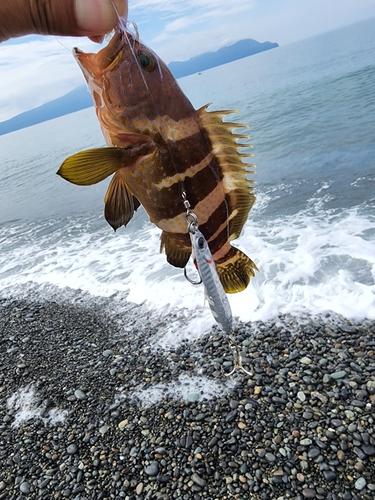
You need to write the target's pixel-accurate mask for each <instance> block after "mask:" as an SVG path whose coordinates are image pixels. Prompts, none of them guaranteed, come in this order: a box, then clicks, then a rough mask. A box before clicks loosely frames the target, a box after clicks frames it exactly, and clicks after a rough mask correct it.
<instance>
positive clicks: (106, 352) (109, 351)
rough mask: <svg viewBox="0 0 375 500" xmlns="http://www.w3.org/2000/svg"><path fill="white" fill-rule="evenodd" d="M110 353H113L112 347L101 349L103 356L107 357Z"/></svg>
mask: <svg viewBox="0 0 375 500" xmlns="http://www.w3.org/2000/svg"><path fill="white" fill-rule="evenodd" d="M112 355H113V351H112V349H106V350H105V351H103V356H104V357H105V358H109V356H112Z"/></svg>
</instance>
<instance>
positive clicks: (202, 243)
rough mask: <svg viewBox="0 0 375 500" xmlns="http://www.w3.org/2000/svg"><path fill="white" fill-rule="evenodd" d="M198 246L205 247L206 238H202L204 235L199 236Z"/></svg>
mask: <svg viewBox="0 0 375 500" xmlns="http://www.w3.org/2000/svg"><path fill="white" fill-rule="evenodd" d="M198 246H199V248H201V249H202V248H204V238H202V236H200V237H199V238H198Z"/></svg>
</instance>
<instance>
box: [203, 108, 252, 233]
mask: <svg viewBox="0 0 375 500" xmlns="http://www.w3.org/2000/svg"><path fill="white" fill-rule="evenodd" d="M208 106H209V104H207V105H205V106H203V107H202V108H200V109H198V110H197V113H198V116H199V119H200V123H201V125H202V127H203V128H204V129H205V131H206V133H207V135H208V137H209V140H210V142H211V145H212V152H213V154H214V155H215V158H216V160H217V162H218V163H219V166H220V169H221V172H222V174H223V188H224V192H225V195H226V199H227V202H228V204H229V209H230V213H232V212H233V211H235V212H236V213H235V215H234V217H232V218H231V220H230V221H229V240H234V239H236V238H238V236H239V235H240V232H241V230H242V227H243V225H244V224H245V222H246V220H247V217H248V213H249V211H250V209H251V207H252V206H253V204H254V202H255V195H254V193H253V184H255V181H251V180H248V179H247V178H246V175H248V174H254V173H255V172H254V170H255V165H253V164H249V163H244V162H243V161H242V160H243V159H245V158H249V157H250V158H251V157H252V156H253V155H252V154H250V153H242V152H240V151H239V149H241V148H251V147H252V146H251V145H250V144H247V143H246V144H244V143H238V142H237V141H238V139H250V137H249V136H248V135H246V134H241V133H240V134H237V133H234V131H235V130H236V129H239V128H249V127H248V125H242V124H241V123H235V122H224V121H223V119H224V117H225V116H227V115H229V114H231V113H237V111H235V110H226V111H207V107H208Z"/></svg>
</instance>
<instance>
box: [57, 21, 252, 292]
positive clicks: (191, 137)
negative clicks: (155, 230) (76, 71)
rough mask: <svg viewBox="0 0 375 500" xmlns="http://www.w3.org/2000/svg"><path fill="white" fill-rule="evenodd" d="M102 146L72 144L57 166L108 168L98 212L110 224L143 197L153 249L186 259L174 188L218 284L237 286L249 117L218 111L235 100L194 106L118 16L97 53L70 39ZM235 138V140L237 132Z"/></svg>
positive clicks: (124, 220) (245, 265) (248, 197)
mask: <svg viewBox="0 0 375 500" xmlns="http://www.w3.org/2000/svg"><path fill="white" fill-rule="evenodd" d="M73 53H74V56H75V58H76V60H77V62H78V65H79V66H80V68H81V70H82V72H83V75H84V77H85V79H86V81H87V84H88V87H89V90H90V91H91V94H92V98H93V101H94V105H95V109H96V114H97V117H98V120H99V123H100V126H101V129H102V133H103V135H104V138H105V141H106V144H107V147H104V148H93V149H89V150H86V151H82V152H78V153H76V154H74V155H72V156H70V157H69V158H67V159H66V160H65V161H64V162H63V163H62V165H61V167H60V169H59V170H58V172H57V173H58V174H59V175H60V176H62V177H63V178H64V179H66V180H68V181H69V182H72V183H73V184H77V185H92V184H95V183H97V182H100V181H102V180H104V179H105V178H106V177H108V176H110V175H112V174H113V176H112V179H111V181H110V184H109V186H108V189H107V192H106V194H105V198H104V215H105V219H106V220H107V222H108V223H109V224H110V225H111V226H112V228H113V229H114V230H115V231H116V230H117V229H118V228H119V227H121V226H126V225H127V224H128V222H129V221H130V220H131V218H132V217H133V215H134V212H135V211H136V210H137V209H138V208H139V206H140V205H142V206H143V207H144V209H145V211H146V212H147V214H148V216H149V219H150V221H151V222H152V223H154V224H155V225H156V226H158V227H159V228H160V229H161V231H162V232H161V237H160V239H161V241H160V251H161V252H162V251H163V250H164V252H165V254H166V258H167V261H168V262H169V263H170V264H171V265H172V266H175V267H178V268H185V266H186V264H187V262H188V260H189V258H190V255H191V252H192V242H191V239H190V236H189V233H188V229H187V223H186V212H185V208H184V204H183V198H182V193H186V197H187V199H188V200H189V202H190V204H191V209H192V210H193V211H194V213H195V214H196V217H197V219H198V221H199V229H200V231H201V232H202V234H203V235H204V237H205V239H206V241H207V243H208V246H209V249H210V252H211V254H212V257H213V260H214V262H215V265H216V269H217V273H218V275H219V279H220V282H221V284H222V286H223V288H224V290H225V292H226V293H235V292H239V291H242V290H244V289H245V288H246V287H247V285H248V284H249V282H250V279H251V277H252V276H254V275H255V271H256V270H257V266H256V264H255V263H254V262H253V261H252V260H251V259H250V258H249V257H248V256H247V255H245V254H244V253H243V252H242V251H241V250H239V249H238V248H236V247H234V246H232V245H231V242H232V241H233V240H235V239H236V238H238V236H239V235H240V233H241V231H242V229H243V226H244V224H245V222H246V220H247V218H248V214H249V211H250V209H251V207H252V206H253V204H254V202H255V194H254V183H255V182H254V181H253V180H249V179H248V178H247V175H248V174H253V173H254V172H255V166H254V165H252V164H250V163H246V161H245V158H247V157H252V156H253V155H251V154H249V153H245V152H243V148H244V147H245V146H246V147H250V146H249V144H248V143H247V142H246V143H244V142H243V140H245V141H247V140H248V139H250V138H249V136H248V135H246V134H241V133H238V130H237V129H242V128H243V127H245V128H249V127H248V126H247V125H243V124H240V123H235V122H230V121H224V119H225V117H226V116H227V115H228V114H231V113H234V112H236V111H234V110H226V111H208V109H207V108H208V107H209V106H210V104H211V103H209V104H206V105H204V106H203V107H201V108H199V109H197V110H196V109H195V108H194V106H193V105H192V104H191V102H190V101H189V99H188V98H187V96H186V95H185V94H184V93H183V91H182V90H181V89H180V87H179V85H178V83H177V81H176V79H175V78H174V76H173V75H172V73H171V72H170V70H169V69H168V67H167V65H166V64H165V63H164V62H163V61H162V60H161V59H160V58H159V57H158V56H157V55H156V54H155V53H154V52H153V51H152V50H151V49H149V48H148V47H147V46H146V45H144V44H143V43H142V42H141V41H140V40H139V35H138V31H137V30H136V28H135V29H133V30H131V29H130V28H129V25H126V26H125V25H124V23H118V25H117V26H116V28H115V30H114V33H113V36H112V38H111V39H110V41H109V43H108V44H107V45H106V46H105V47H104V48H102V49H101V50H100V51H99V52H98V53H96V54H95V53H85V52H83V51H81V50H79V49H78V48H75V49H74V51H73ZM239 140H241V141H242V142H238V141H239Z"/></svg>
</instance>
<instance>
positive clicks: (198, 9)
mask: <svg viewBox="0 0 375 500" xmlns="http://www.w3.org/2000/svg"><path fill="white" fill-rule="evenodd" d="M372 17H375V0H242V1H233V2H228V0H168V1H167V0H129V20H131V21H134V22H135V23H136V24H137V26H138V30H139V34H140V38H141V40H142V41H143V42H144V43H146V44H147V45H148V46H150V47H151V48H152V49H153V50H154V51H155V52H156V53H157V54H158V55H159V56H160V57H161V58H162V59H164V61H165V62H167V63H169V62H171V61H184V60H188V59H189V58H190V57H193V56H195V55H198V54H201V53H203V52H207V51H214V50H217V49H219V48H220V47H223V46H226V45H231V44H232V43H235V42H236V41H238V40H241V39H244V38H253V39H255V40H257V41H259V42H264V41H270V42H277V43H278V44H279V45H280V46H282V45H286V44H289V43H293V42H297V41H298V40H302V39H304V38H309V37H312V36H315V35H318V34H321V33H324V32H327V31H331V30H334V29H337V28H339V27H342V26H346V25H348V24H352V23H355V22H358V21H362V20H365V19H369V18H372ZM75 46H78V47H79V48H80V49H82V50H84V51H85V52H97V51H98V50H99V49H100V46H99V45H97V44H94V43H92V42H90V41H89V40H88V39H86V38H65V37H58V38H56V37H39V36H28V37H22V38H18V39H14V40H9V41H7V42H5V43H2V44H0V122H1V121H4V120H7V119H9V118H11V117H13V116H15V115H17V114H19V113H22V112H23V111H27V110H29V109H32V108H35V107H37V106H40V105H42V104H44V103H45V102H48V101H51V100H53V99H56V98H57V97H60V96H62V95H64V94H66V93H68V92H70V91H71V90H73V89H74V88H75V87H77V86H79V85H82V84H83V83H84V80H83V76H82V74H81V71H80V69H79V68H78V65H77V63H76V62H75V60H74V58H73V56H72V53H71V51H72V48H73V47H75Z"/></svg>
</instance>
